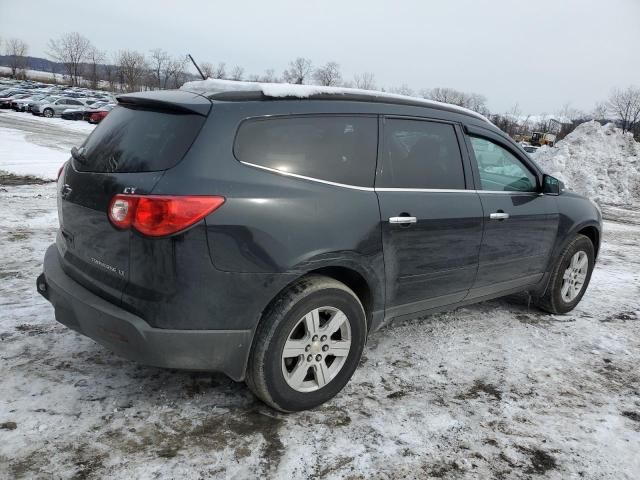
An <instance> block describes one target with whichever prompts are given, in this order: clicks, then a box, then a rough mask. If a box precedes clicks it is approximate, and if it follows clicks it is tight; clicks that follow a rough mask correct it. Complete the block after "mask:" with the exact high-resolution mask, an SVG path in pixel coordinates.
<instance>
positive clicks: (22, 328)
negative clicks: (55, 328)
mask: <svg viewBox="0 0 640 480" xmlns="http://www.w3.org/2000/svg"><path fill="white" fill-rule="evenodd" d="M16 330H18V331H19V332H22V333H25V334H27V335H29V336H33V335H42V334H45V333H48V332H49V331H50V330H51V328H50V327H46V326H43V325H31V324H28V323H23V324H21V325H18V326H17V327H16Z"/></svg>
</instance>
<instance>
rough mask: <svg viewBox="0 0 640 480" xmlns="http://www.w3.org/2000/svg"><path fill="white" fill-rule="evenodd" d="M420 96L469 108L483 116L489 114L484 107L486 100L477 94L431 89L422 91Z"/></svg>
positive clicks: (452, 89)
mask: <svg viewBox="0 0 640 480" xmlns="http://www.w3.org/2000/svg"><path fill="white" fill-rule="evenodd" d="M421 95H422V96H423V97H424V98H428V99H429V100H435V101H436V102H442V103H450V104H452V105H458V106H459V107H464V108H469V109H471V110H474V111H476V112H479V113H481V114H483V115H488V114H489V109H488V108H487V106H486V104H487V98H486V97H485V96H484V95H480V94H479V93H467V92H461V91H460V90H456V89H454V88H432V89H431V90H423V91H422V92H421Z"/></svg>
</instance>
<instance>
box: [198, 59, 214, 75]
mask: <svg viewBox="0 0 640 480" xmlns="http://www.w3.org/2000/svg"><path fill="white" fill-rule="evenodd" d="M200 70H201V71H202V74H203V75H204V78H211V77H212V76H213V65H212V64H211V62H202V64H201V65H200Z"/></svg>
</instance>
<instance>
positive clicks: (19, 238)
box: [8, 231, 31, 242]
mask: <svg viewBox="0 0 640 480" xmlns="http://www.w3.org/2000/svg"><path fill="white" fill-rule="evenodd" d="M8 236H9V241H10V242H23V241H25V240H27V239H28V238H29V237H30V236H31V234H30V233H29V232H12V231H9V232H8Z"/></svg>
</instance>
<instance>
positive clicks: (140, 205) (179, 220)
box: [108, 194, 224, 237]
mask: <svg viewBox="0 0 640 480" xmlns="http://www.w3.org/2000/svg"><path fill="white" fill-rule="evenodd" d="M223 203H224V197H218V196H194V195H185V196H171V195H126V194H119V195H116V196H114V197H113V198H112V199H111V203H110V204H109V212H108V215H109V220H110V221H111V223H112V224H113V225H114V226H115V227H116V228H119V229H121V230H124V229H127V228H133V229H134V230H137V231H138V232H140V233H141V234H143V235H147V236H149V237H164V236H167V235H172V234H174V233H178V232H181V231H183V230H185V229H187V228H189V227H190V226H192V225H194V224H195V223H196V222H198V221H200V220H202V219H203V218H204V217H206V216H207V215H209V214H210V213H211V212H213V211H214V210H216V209H217V208H218V207H220V205H222V204H223Z"/></svg>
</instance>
